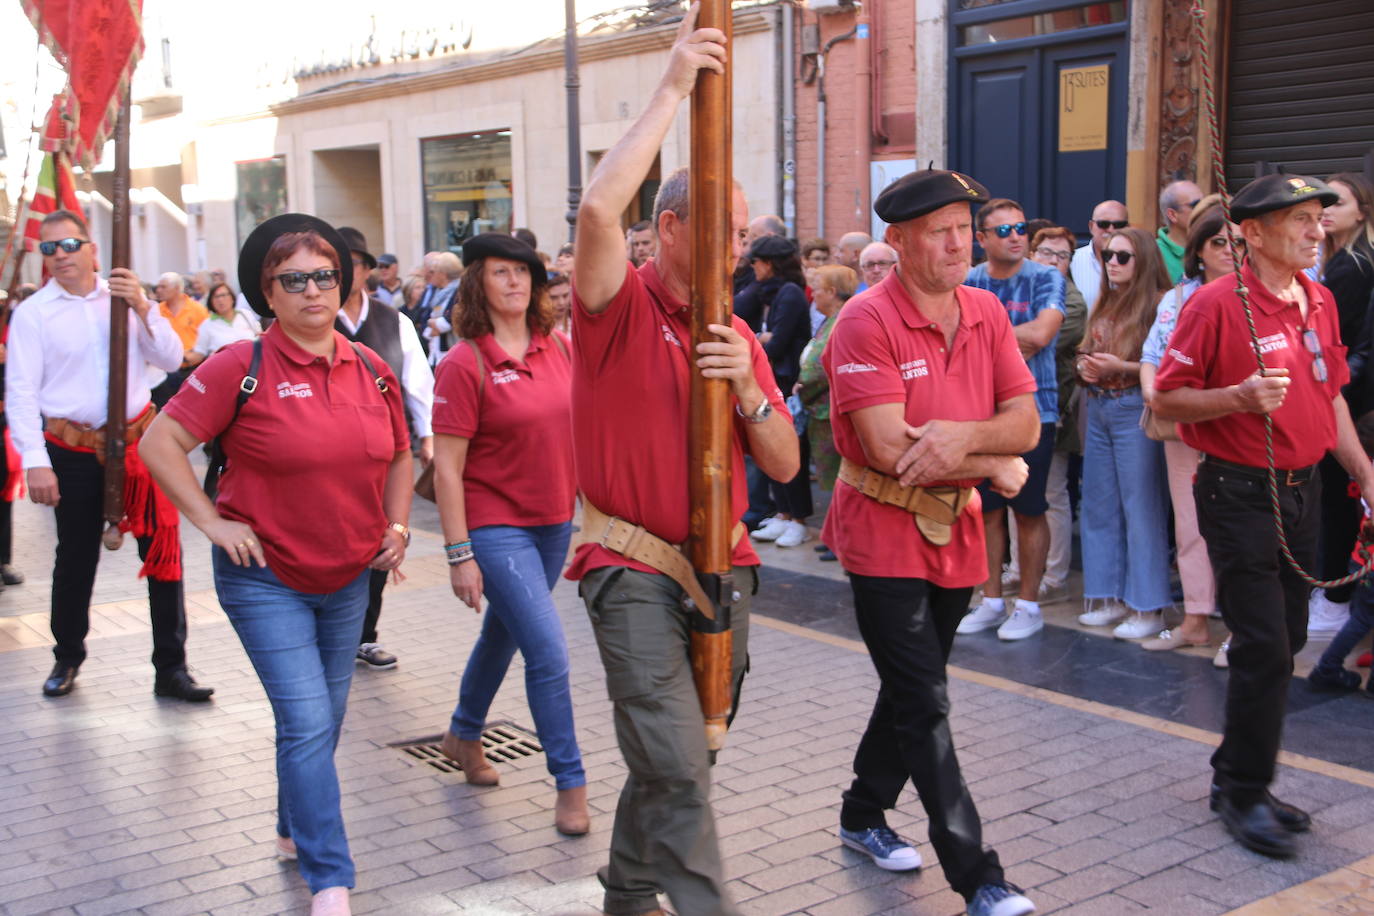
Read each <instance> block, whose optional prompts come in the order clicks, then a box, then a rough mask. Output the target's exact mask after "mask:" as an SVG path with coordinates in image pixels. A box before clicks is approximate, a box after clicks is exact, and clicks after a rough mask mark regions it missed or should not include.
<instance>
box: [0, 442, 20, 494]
mask: <svg viewBox="0 0 1374 916" xmlns="http://www.w3.org/2000/svg"><path fill="white" fill-rule="evenodd" d="M5 467H6V468H8V470H9V478H8V481H9V482H8V483H6V484H5V491H4V492H3V493H0V499H3V500H4V501H5V502H7V503H17V502H19V500H21V499H23V498H24V492H25V487H24V462H23V459H22V458H20V457H19V450H18V449H16V448H15V447H14V441H13V440H12V439H10V431H9V427H5Z"/></svg>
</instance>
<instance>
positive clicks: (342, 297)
mask: <svg viewBox="0 0 1374 916" xmlns="http://www.w3.org/2000/svg"><path fill="white" fill-rule="evenodd" d="M291 232H313V233H315V234H316V235H318V236H319V237H320V238H322V239H324V240H325V243H326V244H328V245H329V246H330V247H331V248H333V249H334V253H335V255H337V256H338V259H339V267H340V268H341V269H340V270H339V302H340V303H341V304H342V303H344V302H347V301H348V296H349V293H351V292H353V271H352V269H351V266H352V263H353V258H352V255H351V254H350V252H349V250H348V243H347V242H345V241H344V240H343V236H341V235H339V233H338V231H337V230H336V229H335V228H334V227H333V226H331V225H329V224H328V223H326V222H325V221H324V220H322V219H320V218H319V217H316V216H310V215H309V214H306V213H283V214H281V215H280V216H274V217H272V218H271V219H269V220H267V221H266V222H263V223H260V224H259V225H258V227H257V228H256V229H254V230H253V231H252V232H250V233H249V234H248V238H247V239H245V240H244V243H243V248H241V249H239V289H240V290H242V291H243V297H244V298H245V299H247V300H248V304H249V305H251V306H252V307H253V311H255V312H257V313H258V314H259V315H262V316H264V317H266V316H268V315H271V314H272V306H270V305H268V304H267V297H266V296H264V295H263V294H262V262H263V261H264V260H266V258H267V250H268V249H269V248H271V247H272V243H273V242H275V241H276V240H277V239H279V238H281V237H282V236H283V235H286V234H288V233H291Z"/></svg>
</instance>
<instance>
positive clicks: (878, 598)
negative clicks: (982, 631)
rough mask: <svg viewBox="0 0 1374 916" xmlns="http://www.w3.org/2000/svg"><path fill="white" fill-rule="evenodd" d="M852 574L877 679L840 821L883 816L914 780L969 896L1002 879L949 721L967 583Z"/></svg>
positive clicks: (938, 844) (939, 843) (949, 875)
mask: <svg viewBox="0 0 1374 916" xmlns="http://www.w3.org/2000/svg"><path fill="white" fill-rule="evenodd" d="M849 584H850V587H851V588H852V589H853V590H854V612H855V614H856V615H857V617H858V621H859V631H860V632H861V633H862V634H863V638H864V643H865V644H866V645H867V646H868V653H869V655H870V656H871V657H872V659H873V665H874V667H875V668H877V669H878V677H879V678H880V679H881V681H882V686H881V687H880V688H879V689H878V702H877V704H876V705H875V706H874V707H873V715H872V716H871V717H870V718H869V720H868V728H867V729H866V730H865V731H864V736H863V738H862V739H861V740H860V741H859V750H858V752H857V753H856V754H855V755H854V783H853V784H852V785H851V786H850V787H849V789H848V790H847V791H846V792H845V793H844V804H843V805H842V806H841V808H840V826H842V827H844V828H845V829H846V830H863V829H866V828H869V827H880V826H883V825H884V824H886V823H887V821H886V817H885V815H884V814H883V812H884V811H885V810H887V809H889V808H894V807H896V805H897V799H898V796H900V795H901V792H902V790H903V789H904V788H906V783H907V780H908V779H909V780H911V782H912V784H913V785H915V787H916V792H917V794H919V795H920V797H921V804H922V805H923V806H924V807H925V809H926V815H927V816H928V818H929V819H930V842H931V845H933V846H934V847H935V854H936V855H937V856H938V857H939V859H940V866H941V867H942V868H943V869H944V872H945V879H946V880H947V881H949V884H950V887H952V888H954V890H955V891H956V892H957V893H959V894H962V895H963V897H964V899H965V900H969V899H971V898H972V897H973V894H974V892H975V891H977V890H978V888H979V887H981V886H982V885H984V884H992V883H996V882H1000V881H1001V880H1002V866H1001V863H1000V862H998V859H997V853H995V852H993V851H992V850H991V849H986V848H984V846H983V829H982V825H981V824H980V823H979V820H978V811H977V809H976V808H975V807H974V804H973V798H972V797H971V796H970V795H969V792H968V787H967V786H966V785H964V778H963V776H962V775H961V774H960V772H959V760H958V758H957V757H956V756H955V753H954V740H953V738H952V737H951V736H950V731H949V693H948V691H947V689H946V680H945V664H946V663H947V662H948V661H949V650H950V648H951V647H952V646H953V645H954V628H955V627H957V626H958V625H959V620H960V618H962V617H963V616H964V614H965V612H967V611H968V602H969V598H970V597H971V596H972V594H973V589H971V588H956V589H945V588H940V587H938V586H935V585H931V584H930V583H929V582H927V581H925V580H924V579H895V578H877V577H872V576H857V575H853V574H851V575H850V577H849Z"/></svg>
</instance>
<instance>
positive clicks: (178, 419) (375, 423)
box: [140, 213, 412, 914]
mask: <svg viewBox="0 0 1374 916" xmlns="http://www.w3.org/2000/svg"><path fill="white" fill-rule="evenodd" d="M349 263H350V256H349V249H348V245H347V243H346V242H345V241H344V240H343V239H342V238H341V237H340V236H339V234H338V233H337V232H336V231H335V230H334V229H333V228H332V227H331V226H329V224H327V223H325V222H323V221H321V220H318V219H316V218H314V217H312V216H305V215H303V214H299V213H288V214H284V215H282V216H278V217H274V218H273V219H270V220H268V221H267V222H265V223H263V224H262V225H260V226H259V227H258V228H257V229H255V230H253V233H252V234H251V235H250V236H249V237H248V240H247V241H246V242H245V243H244V246H243V251H242V252H240V255H239V283H240V285H241V287H242V289H243V292H244V295H245V296H246V297H247V298H248V301H249V302H250V303H251V304H252V306H253V308H254V310H256V311H257V312H258V313H259V314H261V315H264V316H266V315H274V316H275V318H276V321H275V322H273V324H272V326H271V327H270V328H268V329H267V331H266V332H265V333H264V334H263V335H262V337H261V338H259V339H258V341H256V342H248V341H244V342H240V343H235V344H231V345H229V346H228V347H225V348H224V349H222V350H220V351H219V352H218V353H216V354H214V355H213V356H211V357H210V358H209V359H207V360H206V361H205V362H204V363H203V364H202V365H201V366H200V367H199V368H197V369H196V371H195V374H194V375H192V376H191V378H190V380H189V381H188V382H187V384H186V385H185V386H184V387H183V388H182V390H181V392H180V393H179V395H178V396H177V397H175V398H173V399H172V401H171V402H170V403H169V404H168V405H167V408H166V410H165V412H164V413H163V414H162V415H161V416H159V417H158V418H157V421H156V422H155V423H154V424H153V426H151V427H150V428H149V429H148V432H147V433H146V434H145V436H144V439H143V441H142V442H141V443H140V449H141V451H142V453H143V457H144V461H145V462H146V463H147V464H148V468H149V470H151V471H152V473H153V476H154V477H155V478H156V479H157V481H158V483H159V484H160V485H161V486H162V487H163V488H164V490H165V491H166V492H167V495H168V496H170V497H171V499H172V501H173V502H174V503H176V505H177V508H179V509H180V510H181V511H182V513H183V514H184V515H185V516H186V517H187V518H188V519H190V520H191V522H192V523H193V524H194V525H195V526H196V527H197V528H200V529H201V530H202V531H204V532H205V534H206V536H207V537H209V539H210V540H211V542H212V543H213V544H214V548H213V564H214V571H215V590H216V592H217V594H218V596H219V601H220V605H221V606H222V607H223V608H224V612H225V614H226V615H227V616H228V617H229V620H230V622H231V623H232V624H233V625H234V629H235V631H236V632H237V633H238V636H239V639H240V640H241V641H242V642H243V646H244V649H245V650H247V652H248V657H249V659H250V660H251V661H252V663H253V667H254V669H255V670H256V671H257V673H258V677H259V678H260V679H261V681H262V685H263V688H264V689H265V690H266V692H267V697H268V700H269V701H270V702H271V704H272V711H273V714H274V715H275V717H276V725H277V778H278V780H279V786H278V802H277V841H276V850H277V853H278V855H280V856H282V857H284V858H288V859H292V858H299V866H300V871H301V874H302V876H304V878H305V879H306V882H307V883H308V884H309V885H310V891H311V893H312V894H313V895H314V897H313V900H312V906H311V912H312V913H315V914H340V913H348V912H349V907H348V889H349V888H351V887H352V886H353V883H354V868H353V860H352V858H351V857H350V855H349V851H348V839H347V837H346V836H345V835H344V826H343V817H342V814H341V812H340V803H339V780H338V776H337V774H336V772H335V769H334V748H335V745H336V744H337V743H338V740H339V729H340V726H341V725H342V723H343V716H344V709H345V706H346V704H347V699H348V688H349V683H350V681H351V679H352V675H353V659H354V655H355V653H356V652H357V648H358V637H359V633H360V631H361V629H362V622H363V614H364V611H365V610H366V608H367V586H368V577H369V570H372V569H387V570H391V569H396V568H397V567H398V566H399V565H400V563H401V560H402V559H403V558H404V557H405V550H406V543H407V541H408V540H409V529H408V528H407V527H406V521H407V519H408V518H409V515H410V493H411V479H412V477H411V458H410V439H409V434H408V432H407V430H406V421H405V409H404V407H403V406H402V405H401V397H400V386H399V385H398V384H397V382H396V378H395V376H394V375H393V374H392V373H391V370H390V369H388V368H387V365H386V363H385V362H383V361H382V359H381V357H379V356H378V355H377V354H376V353H374V352H372V351H370V350H368V349H366V348H365V347H362V346H361V345H356V344H354V345H350V344H349V342H348V340H347V339H346V338H344V336H343V335H341V334H339V333H338V332H337V331H335V330H334V318H335V316H336V315H337V313H338V311H339V303H340V302H341V301H342V299H343V298H346V297H347V295H348V293H349V291H350V288H351V286H352V271H349V270H344V269H343V267H344V265H348V264H349ZM250 379H251V380H252V381H250ZM258 389H263V390H262V391H261V392H260V393H258V394H257V395H256V396H254V395H253V392H256V391H258ZM241 392H247V393H246V394H241ZM216 437H218V439H219V441H220V443H221V445H222V447H223V450H224V453H225V455H226V456H227V459H228V463H227V465H226V466H225V470H224V473H223V476H222V477H221V479H220V482H219V494H218V499H217V501H216V502H215V503H214V504H212V503H211V502H210V500H209V499H208V498H207V497H206V496H205V494H204V492H203V491H202V490H201V487H200V484H199V482H198V481H197V480H196V478H195V476H194V474H193V472H192V470H191V464H190V462H189V461H188V460H187V457H186V455H187V453H188V452H189V451H190V450H191V449H193V448H194V447H195V446H196V445H197V444H199V443H201V442H206V441H209V440H211V439H215V438H216ZM326 439H327V441H328V442H329V448H320V442H321V441H325V440H326ZM324 530H327V531H330V532H331V536H330V537H329V538H328V539H321V537H320V532H321V531H324Z"/></svg>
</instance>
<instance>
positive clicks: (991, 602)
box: [983, 598, 1007, 614]
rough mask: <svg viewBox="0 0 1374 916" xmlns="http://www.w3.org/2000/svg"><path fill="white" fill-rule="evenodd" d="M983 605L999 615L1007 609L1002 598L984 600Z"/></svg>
mask: <svg viewBox="0 0 1374 916" xmlns="http://www.w3.org/2000/svg"><path fill="white" fill-rule="evenodd" d="M983 603H984V604H986V605H987V606H988V609H989V610H993V611H997V612H998V613H999V614H1000V613H1001V612H1002V611H1005V610H1006V609H1007V604H1006V602H1005V601H1003V600H1002V599H1001V598H984V599H983Z"/></svg>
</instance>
